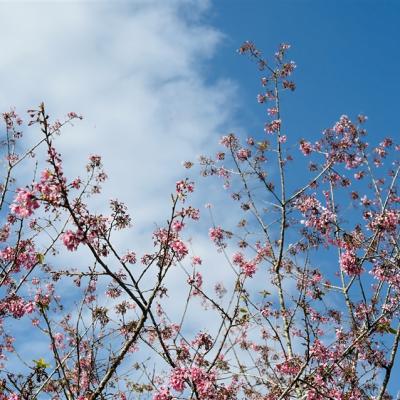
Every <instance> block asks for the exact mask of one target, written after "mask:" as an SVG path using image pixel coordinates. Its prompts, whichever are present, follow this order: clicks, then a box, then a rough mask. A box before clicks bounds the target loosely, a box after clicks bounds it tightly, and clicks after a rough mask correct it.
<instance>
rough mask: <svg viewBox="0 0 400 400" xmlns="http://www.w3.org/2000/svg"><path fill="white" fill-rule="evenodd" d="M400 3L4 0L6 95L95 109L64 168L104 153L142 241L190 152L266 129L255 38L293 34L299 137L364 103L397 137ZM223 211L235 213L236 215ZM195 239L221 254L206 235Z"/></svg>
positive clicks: (161, 216)
mask: <svg viewBox="0 0 400 400" xmlns="http://www.w3.org/2000/svg"><path fill="white" fill-rule="evenodd" d="M399 16H400V3H399V2H398V1H396V0H393V1H384V0H381V1H378V0H376V1H368V0H364V1H361V0H359V1H356V0H353V1H352V0H344V1H339V0H337V1H328V0H314V1H305V0H304V1H302V0H292V1H285V0H279V1H276V0H275V1H270V0H258V1H254V0H242V1H239V0H215V1H202V0H158V1H157V0H135V1H130V2H95V1H88V2H83V1H82V2H59V1H53V2H32V1H28V2H24V3H23V2H17V1H15V2H11V1H10V2H8V3H4V2H3V3H1V4H0V43H1V45H2V49H3V50H2V54H3V56H2V58H1V59H0V76H1V77H2V78H1V83H2V90H1V91H0V108H1V110H7V109H8V108H9V107H10V106H14V107H15V108H16V110H17V111H20V112H21V113H23V111H24V110H26V109H28V108H31V107H34V106H35V105H37V104H39V103H40V102H41V101H45V102H46V104H47V105H48V109H49V111H50V113H51V115H52V116H54V117H60V118H61V117H62V116H63V115H65V114H66V113H67V112H69V111H76V112H78V113H80V114H83V115H84V117H85V118H84V120H83V121H82V122H78V123H76V124H75V126H74V127H68V128H66V129H65V130H64V131H63V135H62V136H61V137H60V138H58V139H57V140H58V146H59V149H60V150H61V152H62V154H63V157H64V160H65V163H66V165H65V168H66V170H67V172H68V173H69V174H70V176H71V177H72V176H74V175H75V174H80V173H82V171H83V168H84V165H85V163H86V159H87V155H89V154H93V153H98V154H101V155H103V159H104V164H105V167H106V170H107V173H108V175H109V176H110V180H109V183H107V184H106V185H105V194H104V198H105V199H107V198H108V197H118V198H119V199H123V200H124V201H125V202H126V203H127V205H128V206H129V207H130V209H131V210H132V217H133V221H134V226H135V230H134V231H133V235H134V236H133V238H132V237H129V240H128V242H129V243H127V239H126V238H119V243H118V245H120V247H121V248H122V249H123V250H125V249H126V248H132V247H134V248H135V249H137V250H138V251H139V252H140V250H141V249H144V248H146V246H148V245H149V243H150V232H151V230H152V229H153V228H154V226H155V223H160V222H161V221H163V220H165V219H166V218H167V215H168V211H169V203H168V200H169V193H170V192H171V191H172V190H173V189H174V184H175V182H176V181H177V180H178V179H180V178H181V177H182V176H184V175H185V173H186V172H185V171H184V170H183V169H182V166H181V162H182V161H184V160H186V159H194V158H196V156H197V155H199V154H202V153H212V152H213V151H215V149H216V145H217V143H218V140H219V137H220V136H221V135H223V134H225V133H227V132H231V131H236V132H239V134H243V135H247V134H248V135H257V134H259V135H260V136H262V135H263V126H264V122H265V108H264V107H263V106H259V105H258V104H257V102H256V95H257V93H258V92H259V90H260V85H259V77H260V74H259V72H258V71H257V68H256V66H255V65H254V64H253V63H251V62H250V61H249V60H247V59H246V58H245V57H241V56H239V55H238V54H237V53H236V49H237V48H238V47H239V46H240V44H241V43H242V42H243V41H245V40H250V41H254V42H255V43H256V45H257V46H258V47H259V48H260V50H262V51H263V53H264V55H265V57H266V58H267V59H268V58H269V56H270V55H272V54H273V53H274V52H275V49H276V48H277V46H278V45H279V43H281V42H287V43H290V44H291V45H292V49H291V51H290V52H289V57H290V58H291V59H293V60H294V61H295V62H296V64H297V66H298V68H297V70H296V71H295V74H294V79H295V81H296V83H297V90H296V91H295V92H294V93H293V94H290V95H288V96H285V97H284V99H283V102H282V109H283V118H284V124H285V127H286V128H285V129H287V132H286V133H287V136H288V138H289V140H291V138H295V139H298V138H301V137H304V138H307V139H310V140H316V139H317V138H318V137H319V135H320V133H321V131H322V130H323V129H324V128H327V127H330V126H332V125H333V124H334V122H335V121H336V120H337V119H338V118H339V117H340V115H342V114H348V115H349V116H350V117H351V118H355V116H356V115H357V114H358V113H365V114H366V115H368V117H369V120H368V124H367V129H368V130H369V133H370V135H371V137H372V140H373V141H380V140H381V139H382V138H384V137H385V136H392V137H396V136H397V137H398V136H399V121H398V119H397V118H398V117H397V115H398V105H399V102H398V95H399V93H400V83H399V79H398V71H400V57H399V48H400V46H399V38H400V24H399V23H398V18H399ZM29 132H30V133H29V134H27V135H26V137H27V138H28V140H30V139H31V140H32V141H35V140H36V137H35V134H36V133H37V132H36V133H35V130H34V129H33V130H31V131H29ZM27 171H28V172H29V169H28V170H27ZM25 172H26V171H25ZM26 176H28V175H26ZM26 176H25V178H26ZM21 180H22V179H21ZM203 184H204V183H203ZM204 187H205V186H203V188H204ZM213 189H214V187H213V186H209V187H208V188H207V190H208V191H207V195H209V194H210V193H212V190H213ZM203 193H204V192H203ZM213 195H214V200H213V201H214V202H217V203H218V202H220V203H222V204H223V199H225V198H224V197H222V196H221V197H218V196H219V191H217V190H216V191H215V193H214V194H213ZM200 200H201V201H203V200H204V202H205V201H209V199H208V198H205V197H204V198H202V197H200ZM98 207H101V205H98ZM204 214H205V213H204ZM219 218H220V219H219V221H218V223H219V224H221V225H224V222H226V221H227V220H229V215H228V216H223V215H221V216H219ZM224 218H225V220H224ZM207 223H209V221H207ZM205 232H207V231H206V230H205ZM143 233H146V235H143ZM132 243H133V245H132ZM195 248H196V251H197V252H198V253H199V254H206V253H208V258H209V259H210V260H217V261H215V262H221V260H220V259H218V257H220V255H217V254H211V252H210V250H209V248H210V246H209V242H208V238H207V236H206V234H205V235H203V236H201V235H199V236H198V237H197V241H196V242H195ZM70 257H71V259H72V257H73V256H72V255H70ZM218 260H219V261H218ZM68 262H69V263H72V262H73V259H72V261H71V260H70V258H68ZM210 265H212V264H211V263H210ZM212 272H213V275H215V277H216V278H217V279H225V278H226V277H225V276H224V273H223V271H222V270H220V269H218V270H217V269H214V270H213V271H212ZM171 284H172V285H175V289H176V290H178V288H179V285H180V282H171ZM35 357H36V355H35Z"/></svg>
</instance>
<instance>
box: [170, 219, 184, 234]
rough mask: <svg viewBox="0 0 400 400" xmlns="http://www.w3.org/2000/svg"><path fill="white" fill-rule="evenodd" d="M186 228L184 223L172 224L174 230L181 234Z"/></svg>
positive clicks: (176, 222) (175, 222)
mask: <svg viewBox="0 0 400 400" xmlns="http://www.w3.org/2000/svg"><path fill="white" fill-rule="evenodd" d="M184 226H185V224H184V223H183V222H182V221H174V222H173V223H172V229H173V230H174V231H175V232H180V231H181V230H182V229H183V227H184Z"/></svg>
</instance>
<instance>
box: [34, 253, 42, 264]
mask: <svg viewBox="0 0 400 400" xmlns="http://www.w3.org/2000/svg"><path fill="white" fill-rule="evenodd" d="M36 259H37V262H38V263H39V264H44V255H43V254H42V253H37V254H36Z"/></svg>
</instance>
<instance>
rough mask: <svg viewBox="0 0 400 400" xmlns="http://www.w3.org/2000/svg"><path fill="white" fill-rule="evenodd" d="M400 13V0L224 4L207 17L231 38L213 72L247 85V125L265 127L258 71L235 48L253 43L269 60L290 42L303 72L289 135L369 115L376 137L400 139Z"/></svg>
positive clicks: (243, 92)
mask: <svg viewBox="0 0 400 400" xmlns="http://www.w3.org/2000/svg"><path fill="white" fill-rule="evenodd" d="M399 15H400V3H399V2H398V1H394V0H392V1H385V0H383V1H371V0H345V1H340V0H336V1H333V0H332V1H318V0H317V1H311V0H291V1H287V0H282V1H269V0H267V1H253V0H250V1H246V2H243V1H235V0H233V1H228V0H221V1H217V2H215V3H214V6H213V7H212V8H211V10H210V12H209V15H208V17H207V18H208V21H209V22H210V23H211V24H213V25H215V26H216V27H218V29H220V30H221V31H222V32H224V34H225V35H226V36H225V39H224V42H223V44H222V46H220V48H219V50H218V51H217V52H216V56H215V57H214V58H213V60H212V65H211V66H210V71H209V74H210V75H212V74H216V75H217V76H218V75H225V76H229V78H231V79H233V80H235V81H237V82H239V85H240V89H239V90H240V101H241V115H243V117H244V118H243V120H244V121H245V122H244V124H245V126H249V127H250V128H251V129H257V124H259V121H258V120H256V121H254V126H252V125H253V122H252V121H253V118H252V117H253V113H254V112H255V111H254V110H256V109H257V105H256V104H255V102H254V101H253V100H254V99H255V96H254V93H257V90H258V89H259V87H258V82H257V80H256V79H254V78H255V77H256V76H257V72H256V70H255V68H254V66H253V65H251V63H249V62H246V60H244V59H240V57H239V56H237V55H235V54H234V52H233V50H234V49H235V48H236V47H238V45H239V44H240V43H241V42H242V41H244V40H251V41H254V42H255V43H256V45H257V46H258V47H259V48H260V49H261V50H262V51H263V52H264V54H265V56H266V57H267V58H268V56H269V55H270V54H273V52H274V49H275V48H276V46H277V44H278V43H280V42H282V41H284V42H287V43H290V44H291V45H292V50H291V52H290V53H289V57H291V58H292V59H293V60H294V61H295V62H296V64H297V66H298V68H297V71H296V74H295V76H294V79H295V80H296V83H297V91H296V92H295V94H294V95H293V96H290V99H288V103H284V104H283V109H284V112H285V111H286V112H285V115H287V117H288V119H286V123H287V124H288V128H289V130H290V133H289V134H291V133H292V134H293V135H295V136H304V137H312V136H314V135H318V134H319V133H320V131H321V130H322V129H323V128H326V127H328V126H331V124H332V123H333V122H334V121H335V120H336V119H337V118H338V117H339V116H340V115H341V114H348V115H349V116H350V117H353V118H354V116H356V115H357V114H358V113H365V114H366V115H368V116H369V122H368V126H367V128H368V129H369V132H370V134H371V135H373V136H374V137H376V138H377V139H379V138H381V137H383V136H386V135H391V136H394V137H396V135H398V134H399V127H398V121H397V118H396V115H397V114H398V104H399V102H398V93H399V92H400V80H399V79H398V73H399V70H400V54H399V39H400V25H399V23H398V18H399Z"/></svg>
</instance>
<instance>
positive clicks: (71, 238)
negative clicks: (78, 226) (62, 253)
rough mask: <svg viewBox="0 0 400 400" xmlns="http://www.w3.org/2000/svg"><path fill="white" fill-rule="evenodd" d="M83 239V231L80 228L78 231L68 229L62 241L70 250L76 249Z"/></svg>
mask: <svg viewBox="0 0 400 400" xmlns="http://www.w3.org/2000/svg"><path fill="white" fill-rule="evenodd" d="M83 240H84V236H83V233H82V232H81V231H79V230H78V232H76V233H75V232H72V231H71V230H68V231H66V232H65V233H64V234H63V235H62V241H63V243H64V245H65V247H66V248H67V249H68V250H69V251H75V250H76V249H77V248H78V246H79V244H80V243H82V242H83Z"/></svg>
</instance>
